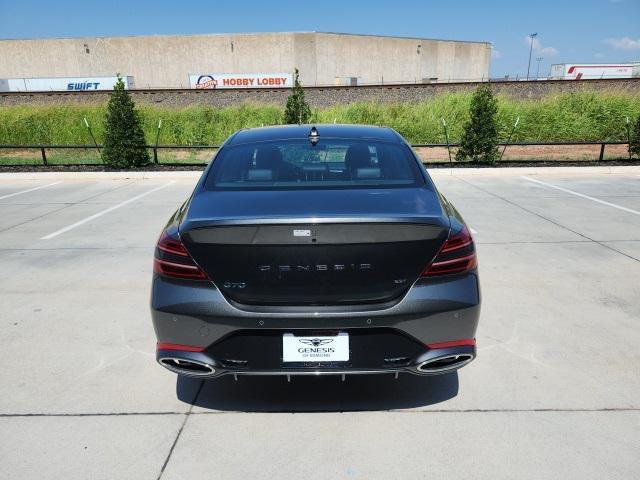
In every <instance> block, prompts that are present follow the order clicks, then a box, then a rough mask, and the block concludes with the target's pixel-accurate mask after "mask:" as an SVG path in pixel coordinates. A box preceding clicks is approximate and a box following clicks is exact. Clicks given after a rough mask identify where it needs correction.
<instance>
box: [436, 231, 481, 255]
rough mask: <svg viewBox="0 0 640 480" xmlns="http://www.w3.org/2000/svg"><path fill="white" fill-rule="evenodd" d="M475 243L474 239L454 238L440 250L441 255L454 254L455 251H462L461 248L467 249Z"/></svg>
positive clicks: (469, 237)
mask: <svg viewBox="0 0 640 480" xmlns="http://www.w3.org/2000/svg"><path fill="white" fill-rule="evenodd" d="M465 228H466V227H465ZM472 243H473V238H471V236H468V237H466V238H453V239H450V240H449V241H447V243H445V244H444V247H442V250H440V253H447V252H452V251H454V250H460V249H461V248H464V247H467V246H469V245H471V244H472Z"/></svg>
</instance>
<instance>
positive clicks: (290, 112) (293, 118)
mask: <svg viewBox="0 0 640 480" xmlns="http://www.w3.org/2000/svg"><path fill="white" fill-rule="evenodd" d="M298 77H299V73H298V69H297V68H296V71H295V80H294V84H293V92H292V93H291V95H289V98H287V108H286V109H285V111H284V123H288V124H298V123H309V119H310V117H311V109H310V108H309V105H308V104H307V102H306V101H305V99H304V90H303V88H302V85H300V81H299V79H298Z"/></svg>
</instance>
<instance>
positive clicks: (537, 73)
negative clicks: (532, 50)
mask: <svg viewBox="0 0 640 480" xmlns="http://www.w3.org/2000/svg"><path fill="white" fill-rule="evenodd" d="M542 60H544V58H543V57H536V62H538V69H537V70H536V80H537V79H539V78H540V62H541V61H542Z"/></svg>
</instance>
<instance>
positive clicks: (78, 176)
mask: <svg viewBox="0 0 640 480" xmlns="http://www.w3.org/2000/svg"><path fill="white" fill-rule="evenodd" d="M427 170H428V171H429V174H431V176H433V177H440V176H455V177H464V176H468V175H469V176H478V175H492V176H509V175H567V174H569V175H590V174H600V175H602V174H605V175H625V174H626V175H640V165H621V166H613V167H502V168H433V169H430V168H428V167H427ZM201 175H202V170H175V171H145V172H0V180H46V179H55V180H60V179H65V180H150V179H154V178H184V179H197V178H200V176H201Z"/></svg>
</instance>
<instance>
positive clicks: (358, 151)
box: [344, 143, 371, 175]
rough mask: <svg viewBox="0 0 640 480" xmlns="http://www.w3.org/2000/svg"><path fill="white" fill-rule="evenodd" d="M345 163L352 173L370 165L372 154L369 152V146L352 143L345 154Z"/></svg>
mask: <svg viewBox="0 0 640 480" xmlns="http://www.w3.org/2000/svg"><path fill="white" fill-rule="evenodd" d="M344 165H345V167H346V169H347V170H348V171H349V172H351V174H352V175H353V174H354V173H355V172H356V169H358V168H366V167H370V166H371V154H370V153H369V147H367V146H366V145H363V144H362V143H355V144H353V145H351V146H350V147H349V148H348V149H347V153H346V154H345V156H344Z"/></svg>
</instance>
